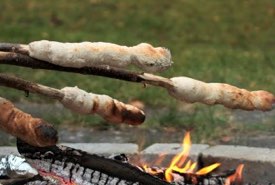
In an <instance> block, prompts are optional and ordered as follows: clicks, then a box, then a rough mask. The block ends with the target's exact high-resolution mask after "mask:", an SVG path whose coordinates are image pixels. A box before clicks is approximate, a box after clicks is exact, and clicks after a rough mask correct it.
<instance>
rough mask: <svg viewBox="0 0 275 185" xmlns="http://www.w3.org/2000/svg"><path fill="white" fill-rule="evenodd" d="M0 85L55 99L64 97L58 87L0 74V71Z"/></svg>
mask: <svg viewBox="0 0 275 185" xmlns="http://www.w3.org/2000/svg"><path fill="white" fill-rule="evenodd" d="M0 85H1V86H6V87H10V88H14V89H18V90H21V91H25V92H27V93H29V92H31V93H37V94H41V95H44V96H48V97H50V98H53V99H57V100H62V99H63V97H64V94H63V93H62V92H61V91H60V90H58V89H54V88H51V87H47V86H44V85H40V84H37V83H33V82H30V81H26V80H23V79H21V78H18V77H14V76H10V75H6V74H1V73H0Z"/></svg>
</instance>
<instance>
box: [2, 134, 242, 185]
mask: <svg viewBox="0 0 275 185" xmlns="http://www.w3.org/2000/svg"><path fill="white" fill-rule="evenodd" d="M17 147H18V151H19V153H20V154H21V155H22V156H24V158H25V159H26V161H27V162H28V163H29V164H30V165H26V164H25V163H26V161H25V160H23V162H24V165H25V166H26V167H25V169H24V168H22V167H20V169H19V167H17V168H13V173H7V174H9V175H7V179H6V180H7V181H8V182H11V181H12V183H13V184H26V185H28V184H43V183H50V184H56V185H57V184H60V185H78V184H79V185H80V184H92V185H100V184H106V185H113V184H114V185H115V184H121V185H122V184H136V185H138V184H144V185H146V184H148V185H150V184H152V185H154V184H160V185H161V184H163V185H165V184H166V185H169V184H171V185H233V184H234V185H240V184H242V183H241V182H242V178H241V174H242V170H243V165H242V164H240V165H239V167H238V168H237V169H236V170H228V171H226V172H222V173H215V172H214V171H215V169H217V168H218V167H219V166H220V165H221V164H220V163H214V164H212V165H210V166H206V167H199V165H198V163H197V162H193V161H191V160H189V159H188V155H189V152H190V149H191V138H190V133H189V132H187V133H186V135H185V137H184V139H183V143H182V152H180V153H179V154H177V155H176V156H175V157H174V158H173V159H172V161H171V163H170V165H169V166H167V167H162V166H156V165H157V163H156V162H155V163H152V164H150V166H149V164H143V165H139V164H134V163H131V162H129V161H128V158H127V156H126V155H124V154H120V155H116V156H113V157H109V158H106V157H101V156H98V155H94V154H88V153H86V152H84V151H80V150H76V149H73V148H69V147H66V146H52V147H34V146H31V145H29V144H27V143H25V142H23V141H22V140H18V142H17ZM160 160H161V159H157V160H156V161H157V162H160ZM14 161H15V160H10V162H8V165H10V166H11V165H13V166H16V165H14V164H13V162H14ZM20 161H22V159H20ZM17 163H18V162H17ZM21 163H22V162H21ZM21 163H20V164H21ZM8 165H6V166H8ZM151 165H152V166H151ZM17 166H20V165H17ZM30 166H31V167H32V168H30ZM7 171H8V169H7ZM22 171H23V172H24V171H25V172H24V173H23V176H22ZM35 171H37V173H34V172H35ZM19 172H20V174H21V176H20V178H18V173H19ZM14 174H17V175H14Z"/></svg>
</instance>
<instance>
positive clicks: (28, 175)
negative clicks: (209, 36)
mask: <svg viewBox="0 0 275 185" xmlns="http://www.w3.org/2000/svg"><path fill="white" fill-rule="evenodd" d="M0 64H5V65H14V66H21V67H28V68H33V69H44V70H55V71H61V72H71V73H80V74H84V75H97V76H104V77H109V78H113V79H119V80H123V81H128V82H135V83H141V84H143V85H144V87H146V85H151V86H155V87H157V88H163V89H165V90H166V91H167V92H168V95H170V96H171V97H173V98H175V99H176V100H178V101H184V102H187V103H195V102H200V103H203V104H207V105H214V104H221V105H224V106H225V107H227V108H231V109H243V110H247V111H251V110H261V111H268V110H272V109H273V108H274V103H275V96H274V95H273V94H272V93H270V92H267V91H263V90H258V91H248V90H246V89H240V88H238V87H235V86H232V85H229V84H224V83H207V82H203V81H199V80H196V79H192V78H189V77H185V76H178V77H170V78H166V77H162V76H158V75H154V74H151V73H154V72H161V71H163V70H166V69H167V68H169V67H170V66H171V65H172V64H173V62H172V56H171V53H170V51H169V50H168V49H166V48H164V47H153V46H152V45H150V44H146V43H141V44H139V45H136V46H131V47H127V46H120V45H117V44H113V43H103V42H82V43H60V42H55V41H45V40H43V41H35V42H31V43H29V44H10V43H0ZM128 66H130V67H131V66H132V67H136V68H138V69H139V70H142V71H132V70H130V69H127V67H128ZM131 69H132V68H131ZM147 72H150V73H147ZM57 78H58V77H57ZM0 86H5V87H9V88H13V89H17V90H21V91H24V92H26V95H27V96H28V95H29V93H36V94H39V95H43V96H46V97H48V98H51V99H54V100H57V101H59V103H61V104H62V105H63V106H64V108H67V109H69V110H71V111H72V112H76V113H79V114H82V115H94V114H97V115H98V116H101V117H102V118H103V119H105V120H106V121H107V122H110V123H116V124H121V123H125V124H128V125H134V126H136V125H139V124H142V123H143V122H144V121H145V118H146V116H145V112H144V110H141V109H140V108H138V107H135V106H133V105H130V104H127V103H123V102H120V101H119V100H117V99H114V98H112V97H110V96H108V95H101V94H95V93H92V92H86V91H85V90H82V89H79V88H78V87H64V88H62V89H57V88H53V87H49V86H45V85H42V84H38V83H34V82H31V81H27V80H24V79H21V78H18V77H14V76H11V75H9V74H0ZM0 113H1V114H0V129H2V130H3V131H5V132H7V133H9V134H11V135H13V136H15V137H16V138H18V142H17V148H18V151H19V153H20V154H21V156H14V155H10V156H6V157H4V158H2V160H1V163H0V177H1V179H0V180H1V184H13V185H16V184H18V185H23V184H26V185H35V184H37V185H38V184H39V185H40V184H51V185H78V184H79V185H82V184H83V185H126V184H133V185H233V184H234V185H239V184H242V177H241V174H242V170H243V167H244V166H243V165H242V164H240V165H239V166H238V167H237V168H236V170H230V169H229V170H228V171H224V172H217V170H216V169H217V168H219V167H220V166H221V165H222V164H220V163H214V164H212V165H209V166H203V165H202V164H200V162H199V160H198V161H195V162H194V161H191V160H189V158H188V155H189V152H190V148H191V138H190V133H187V134H186V135H185V137H184V141H183V144H182V152H180V153H179V154H177V155H176V156H175V157H174V158H173V160H172V161H171V163H170V164H169V165H168V166H158V163H152V164H141V165H139V164H136V163H133V162H129V160H128V158H127V156H125V155H123V154H121V155H118V156H114V157H110V158H106V157H101V156H98V155H95V154H89V153H86V152H84V151H80V150H76V149H73V148H69V147H66V146H59V145H57V142H58V133H57V131H56V130H55V128H54V127H53V125H52V124H50V123H48V122H47V121H45V120H43V119H41V118H35V117H33V116H32V115H30V114H28V113H25V112H24V111H21V110H19V109H18V108H16V106H14V105H13V103H12V102H10V101H9V100H6V99H5V98H2V97H0ZM156 160H157V161H160V159H156Z"/></svg>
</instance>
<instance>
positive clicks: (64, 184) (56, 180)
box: [39, 170, 78, 185]
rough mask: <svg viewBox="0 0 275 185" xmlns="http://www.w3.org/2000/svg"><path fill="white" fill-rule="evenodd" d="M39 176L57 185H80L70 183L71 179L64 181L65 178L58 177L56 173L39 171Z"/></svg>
mask: <svg viewBox="0 0 275 185" xmlns="http://www.w3.org/2000/svg"><path fill="white" fill-rule="evenodd" d="M39 174H40V175H41V176H43V177H44V178H45V179H49V180H51V181H52V182H54V183H55V184H59V185H78V184H77V183H75V182H73V181H70V180H69V179H64V178H62V177H60V176H59V175H56V174H54V173H50V172H44V171H41V170H39Z"/></svg>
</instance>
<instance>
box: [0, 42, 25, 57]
mask: <svg viewBox="0 0 275 185" xmlns="http://www.w3.org/2000/svg"><path fill="white" fill-rule="evenodd" d="M0 51H8V52H15V53H21V54H23V55H29V47H28V45H24V44H12V43H0Z"/></svg>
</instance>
